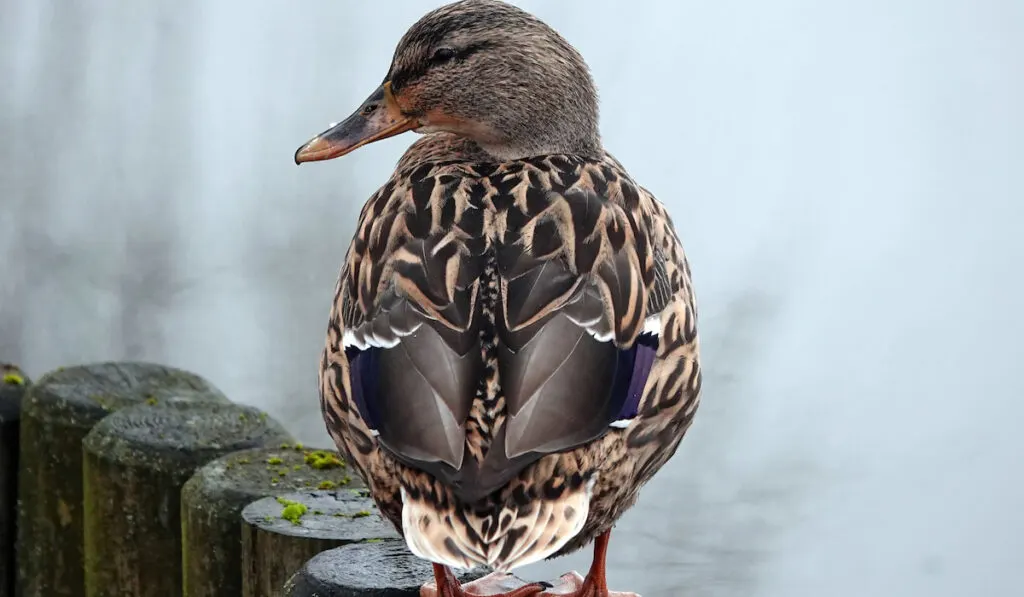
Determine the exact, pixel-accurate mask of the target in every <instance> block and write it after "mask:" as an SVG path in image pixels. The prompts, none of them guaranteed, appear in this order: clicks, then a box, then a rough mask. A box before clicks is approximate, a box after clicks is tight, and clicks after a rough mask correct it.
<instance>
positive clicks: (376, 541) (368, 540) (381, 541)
mask: <svg viewBox="0 0 1024 597" xmlns="http://www.w3.org/2000/svg"><path fill="white" fill-rule="evenodd" d="M363 543H384V540H383V539H367V540H366V541H363Z"/></svg>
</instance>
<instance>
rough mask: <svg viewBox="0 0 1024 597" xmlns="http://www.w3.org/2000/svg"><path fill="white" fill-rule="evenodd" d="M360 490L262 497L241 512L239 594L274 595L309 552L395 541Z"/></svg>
mask: <svg viewBox="0 0 1024 597" xmlns="http://www.w3.org/2000/svg"><path fill="white" fill-rule="evenodd" d="M364 496H365V492H364V491H363V492H361V491H359V490H334V491H314V492H302V493H292V494H287V495H284V496H278V497H276V498H275V497H267V498H263V499H261V500H257V501H255V502H253V503H252V504H249V505H248V506H246V507H245V509H244V510H242V519H243V521H244V522H243V524H242V594H243V595H244V597H280V596H281V594H282V591H283V587H284V584H285V582H286V581H287V580H288V578H289V577H291V575H293V574H295V572H296V571H297V570H298V569H299V568H301V567H302V565H303V564H304V563H305V562H306V561H307V560H309V558H311V557H312V556H314V555H315V554H318V553H320V552H321V551H324V550H325V549H330V548H332V547H337V546H340V545H346V544H349V543H358V542H362V541H376V540H387V539H391V540H395V539H398V536H399V535H398V532H397V531H395V528H394V526H392V525H391V523H390V522H388V521H386V520H384V519H383V518H382V517H381V515H380V513H379V512H378V511H377V509H376V506H375V505H374V504H373V501H372V500H371V499H370V498H369V497H364Z"/></svg>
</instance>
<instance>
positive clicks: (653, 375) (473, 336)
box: [295, 0, 701, 597]
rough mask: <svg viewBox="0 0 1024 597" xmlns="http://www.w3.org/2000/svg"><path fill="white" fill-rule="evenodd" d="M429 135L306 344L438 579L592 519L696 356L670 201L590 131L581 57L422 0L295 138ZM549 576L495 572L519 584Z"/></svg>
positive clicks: (679, 434) (325, 154) (697, 375)
mask: <svg viewBox="0 0 1024 597" xmlns="http://www.w3.org/2000/svg"><path fill="white" fill-rule="evenodd" d="M406 131H415V132H417V133H420V134H423V135H424V136H423V137H422V138H420V139H419V140H418V141H417V142H416V143H414V144H413V145H412V146H411V147H410V148H409V150H408V151H407V152H406V153H405V155H403V156H402V158H401V159H400V161H399V162H398V165H397V167H396V168H395V171H394V173H393V174H392V176H391V178H390V179H389V180H388V181H387V182H386V183H385V184H384V185H383V186H382V187H381V188H380V189H379V190H378V191H377V192H375V193H374V194H373V195H372V196H371V197H370V199H369V201H368V202H367V203H366V205H365V206H364V207H363V209H362V212H361V214H360V217H359V222H358V225H357V227H356V232H355V237H354V239H353V240H352V243H351V245H350V247H349V250H348V253H347V256H346V258H345V261H344V265H343V267H342V270H341V274H340V277H339V281H338V284H337V286H336V288H335V299H334V303H333V306H332V308H331V312H330V322H329V326H328V332H327V339H326V346H325V349H324V351H323V354H322V359H321V362H320V380H319V382H320V395H321V405H322V408H323V414H324V419H325V422H326V426H327V430H328V431H329V433H330V435H331V436H332V438H333V439H334V441H335V442H337V444H338V446H339V448H340V449H341V450H342V451H344V452H345V453H346V454H347V455H348V457H349V458H350V460H351V461H352V463H353V465H354V466H355V467H356V468H357V469H358V471H359V473H360V474H361V475H362V476H363V477H364V478H365V480H366V483H367V486H368V487H369V488H370V493H371V495H372V496H373V498H374V500H375V501H376V503H377V504H378V506H379V507H380V510H381V512H382V514H383V515H384V516H385V517H387V518H388V519H389V520H390V521H391V522H392V523H393V524H394V525H395V526H396V528H397V529H398V530H399V532H400V533H401V534H402V536H403V537H404V540H405V542H406V543H407V545H408V547H409V549H410V550H411V551H412V552H413V553H414V554H415V555H417V556H419V557H421V558H424V559H426V560H429V561H431V562H432V563H433V565H434V574H435V582H436V585H437V590H438V593H439V594H441V595H444V596H459V595H464V594H465V593H464V589H463V588H462V587H460V586H459V584H458V582H457V581H456V579H455V577H454V574H453V572H452V568H472V567H476V566H486V567H489V568H491V569H493V570H495V571H497V572H498V573H504V572H508V571H511V570H512V569H515V568H518V567H520V566H524V565H526V564H530V563H532V562H536V561H539V560H542V559H547V558H550V557H555V556H559V555H563V554H566V553H569V552H572V551H575V550H577V549H579V548H580V547H582V546H584V545H586V544H588V543H590V542H591V541H595V539H596V541H595V548H594V549H595V556H594V563H593V565H592V566H591V569H590V571H589V572H588V574H587V576H586V578H585V580H584V582H583V583H582V586H581V587H579V589H578V591H577V593H576V594H577V595H579V596H593V597H596V596H607V595H609V591H608V586H607V583H606V580H605V550H606V549H607V546H608V540H609V533H610V529H611V527H612V525H613V524H614V523H615V521H616V520H617V519H618V518H619V517H620V516H621V515H622V513H623V512H624V511H626V510H627V509H628V508H630V507H631V506H632V505H633V504H634V502H635V501H636V498H637V492H638V490H639V489H640V487H641V486H642V485H643V484H644V483H646V482H647V481H648V480H649V479H650V478H651V477H652V475H654V474H655V473H656V472H657V471H658V470H659V469H660V468H661V466H662V465H664V464H665V462H666V461H667V460H668V459H669V458H670V457H671V456H672V455H673V454H674V453H675V451H676V448H677V447H678V445H679V442H680V440H681V439H682V438H683V435H684V434H685V432H686V431H687V429H688V428H689V426H690V424H691V421H692V420H693V416H694V413H695V412H696V410H697V406H698V401H699V395H700V387H701V370H700V365H699V358H698V337H697V308H696V305H695V302H694V296H693V292H692V288H691V283H690V269H689V265H688V263H687V259H686V256H685V255H684V252H683V248H682V245H681V244H680V241H679V239H678V238H677V235H676V232H675V229H674V227H673V223H672V219H671V218H670V217H669V214H668V213H667V212H666V210H665V208H664V206H663V205H662V204H661V203H659V202H658V201H657V200H656V199H655V198H654V196H653V195H652V194H651V193H650V192H649V191H648V190H646V189H645V188H643V187H642V186H640V185H639V184H637V183H636V182H635V181H634V180H633V179H632V178H631V177H630V175H629V174H628V173H627V171H626V169H625V168H624V167H623V166H622V164H620V163H619V162H618V161H617V160H616V159H615V158H614V157H612V155H611V154H609V153H608V152H607V151H605V150H604V149H603V147H602V143H601V138H600V135H599V130H598V100H597V93H596V90H595V87H594V83H593V80H592V78H591V75H590V72H589V69H588V67H587V65H586V63H585V62H584V60H583V58H582V56H581V55H580V54H579V53H578V52H577V50H576V49H574V48H573V46H572V45H570V44H569V43H568V42H567V41H566V40H565V39H564V38H563V37H562V36H561V35H559V34H558V33H557V32H556V31H555V30H554V29H552V28H551V27H549V26H548V25H546V24H545V23H544V22H542V21H541V20H539V19H537V18H536V17H534V16H532V15H531V14H529V13H527V12H525V11H523V10H521V9H519V8H516V7H514V6H512V5H509V4H506V3H504V2H500V1H498V0H462V1H459V2H455V3H452V4H448V5H445V6H443V7H441V8H438V9H436V10H433V11H432V12H429V13H428V14H426V15H425V16H424V17H422V18H421V19H420V20H419V21H417V22H416V23H415V24H413V25H412V27H411V28H410V29H409V30H408V31H407V32H406V33H405V35H404V36H403V37H402V38H401V40H400V41H399V43H398V46H397V49H396V50H395V53H394V57H393V59H392V62H391V68H390V69H389V70H388V73H387V75H386V76H385V77H384V82H383V83H382V84H381V85H380V86H379V87H378V88H377V89H376V90H374V91H373V93H371V94H370V96H369V98H367V99H366V101H365V102H363V104H362V105H361V106H360V107H359V108H358V109H357V110H356V111H355V112H354V113H353V114H352V115H350V116H349V117H348V118H346V119H345V120H344V121H342V122H341V123H339V124H336V125H335V126H332V127H331V128H329V129H328V130H326V131H324V132H322V133H320V134H319V135H317V136H316V137H314V138H313V139H312V140H310V141H309V142H308V143H306V144H304V145H302V146H301V147H300V148H299V149H298V151H297V152H296V154H295V161H296V163H303V162H310V161H317V160H328V159H332V158H337V157H339V156H343V155H345V154H347V153H349V152H351V151H353V150H355V149H356V148H358V147H361V146H363V145H366V144H367V143H372V142H374V141H377V140H380V139H385V138H388V137H392V136H394V135H398V134H400V133H403V132H406ZM543 590H544V585H543V584H542V583H538V584H531V585H527V586H525V587H521V588H520V589H517V590H516V591H512V592H508V593H507V595H515V596H516V597H520V596H524V595H531V594H535V593H538V592H541V591H543Z"/></svg>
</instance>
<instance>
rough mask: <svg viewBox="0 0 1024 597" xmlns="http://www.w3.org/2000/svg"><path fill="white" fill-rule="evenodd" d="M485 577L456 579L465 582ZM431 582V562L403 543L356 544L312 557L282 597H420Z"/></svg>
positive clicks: (478, 573) (472, 574)
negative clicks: (414, 553) (422, 558)
mask: <svg viewBox="0 0 1024 597" xmlns="http://www.w3.org/2000/svg"><path fill="white" fill-rule="evenodd" d="M483 574H484V573H483V572H482V571H477V570H472V571H469V572H466V573H463V574H458V575H457V576H458V578H459V580H460V581H461V582H464V583H465V582H470V581H472V580H475V579H477V578H480V577H481V576H482V575H483ZM432 580H434V574H433V570H432V569H431V566H430V563H429V562H427V561H426V560H421V559H420V558H417V557H416V556H414V555H412V553H410V552H409V549H408V548H407V547H406V546H405V542H403V541H383V542H379V543H357V544H355V545H346V546H345V547H338V548H335V549H331V550H328V551H324V552H322V553H320V554H318V555H316V556H313V558H312V559H310V560H309V561H307V562H306V563H305V565H303V566H302V568H301V569H300V570H299V571H298V572H297V573H295V575H294V576H292V577H291V578H290V579H289V580H288V581H287V582H286V583H285V588H284V593H283V597H419V595H420V587H421V586H423V584H424V583H427V582H429V581H432Z"/></svg>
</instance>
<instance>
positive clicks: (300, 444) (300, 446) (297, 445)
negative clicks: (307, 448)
mask: <svg viewBox="0 0 1024 597" xmlns="http://www.w3.org/2000/svg"><path fill="white" fill-rule="evenodd" d="M303 447H304V446H303V445H302V442H295V449H296V450H298V451H299V452H301V451H302V449H303Z"/></svg>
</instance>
